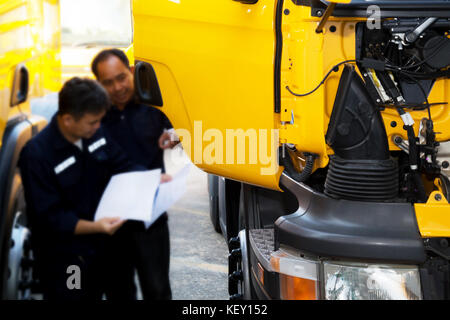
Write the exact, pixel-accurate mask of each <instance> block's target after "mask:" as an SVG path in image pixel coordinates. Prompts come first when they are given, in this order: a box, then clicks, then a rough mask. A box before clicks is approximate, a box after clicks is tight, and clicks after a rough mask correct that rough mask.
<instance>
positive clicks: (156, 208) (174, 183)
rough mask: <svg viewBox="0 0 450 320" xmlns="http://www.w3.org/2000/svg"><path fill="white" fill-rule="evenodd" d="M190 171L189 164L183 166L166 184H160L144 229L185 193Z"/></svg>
mask: <svg viewBox="0 0 450 320" xmlns="http://www.w3.org/2000/svg"><path fill="white" fill-rule="evenodd" d="M190 169H191V164H188V165H186V166H184V168H183V169H181V170H180V171H179V172H177V174H176V175H175V176H173V177H172V180H171V181H169V182H166V183H162V184H160V186H159V188H158V190H157V192H156V197H155V202H154V204H153V211H152V216H151V220H150V221H149V222H145V227H146V228H148V227H149V226H150V225H151V224H152V223H153V222H155V221H156V219H158V218H159V217H160V216H161V215H162V214H163V213H164V212H165V211H167V210H168V209H169V208H170V207H171V206H173V205H174V204H175V203H176V202H177V201H178V200H179V199H180V198H181V197H182V196H183V194H184V192H185V191H186V180H187V176H188V174H189V171H190Z"/></svg>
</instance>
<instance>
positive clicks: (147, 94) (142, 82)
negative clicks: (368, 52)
mask: <svg viewBox="0 0 450 320" xmlns="http://www.w3.org/2000/svg"><path fill="white" fill-rule="evenodd" d="M134 86H135V88H136V96H137V98H138V100H139V101H140V102H142V103H144V104H149V105H152V106H158V107H162V106H163V100H162V96H161V90H160V88H159V83H158V78H157V76H156V73H155V70H154V69H153V66H152V65H151V64H150V63H147V62H142V61H136V65H135V68H134Z"/></svg>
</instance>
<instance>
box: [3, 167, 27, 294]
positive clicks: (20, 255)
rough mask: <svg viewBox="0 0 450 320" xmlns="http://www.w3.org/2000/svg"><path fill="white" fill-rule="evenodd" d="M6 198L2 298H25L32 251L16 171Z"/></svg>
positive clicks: (23, 198)
mask: <svg viewBox="0 0 450 320" xmlns="http://www.w3.org/2000/svg"><path fill="white" fill-rule="evenodd" d="M10 199H11V200H12V202H10V203H12V205H11V206H10V207H9V208H10V211H9V212H8V213H9V215H8V219H7V221H6V228H5V239H4V242H3V243H4V248H3V249H4V250H3V251H2V261H3V265H2V271H3V272H2V280H3V281H2V283H3V288H2V298H3V299H4V300H28V299H30V298H31V286H32V284H33V252H32V250H31V242H30V236H31V233H30V230H29V228H28V227H27V217H26V206H25V197H24V193H23V186H22V181H21V179H20V175H19V173H16V175H15V176H14V179H13V183H12V188H11V197H10Z"/></svg>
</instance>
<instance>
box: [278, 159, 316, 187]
mask: <svg viewBox="0 0 450 320" xmlns="http://www.w3.org/2000/svg"><path fill="white" fill-rule="evenodd" d="M303 154H304V155H305V156H306V166H305V168H304V169H303V171H302V172H297V170H295V167H294V164H293V163H292V159H291V157H290V156H289V155H288V156H286V157H280V162H281V165H282V166H284V171H285V172H286V174H287V175H288V176H289V177H291V178H292V179H294V180H295V181H298V182H305V181H306V180H307V179H308V178H309V177H310V176H311V173H312V170H313V167H314V161H315V160H316V158H317V155H316V154H314V153H309V152H304V153H303Z"/></svg>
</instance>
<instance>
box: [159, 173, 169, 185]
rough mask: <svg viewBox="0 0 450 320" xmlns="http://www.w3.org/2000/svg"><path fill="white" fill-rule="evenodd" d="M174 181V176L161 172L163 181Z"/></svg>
mask: <svg viewBox="0 0 450 320" xmlns="http://www.w3.org/2000/svg"><path fill="white" fill-rule="evenodd" d="M169 181H172V176H170V175H168V174H166V173H162V174H161V183H166V182H169Z"/></svg>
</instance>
